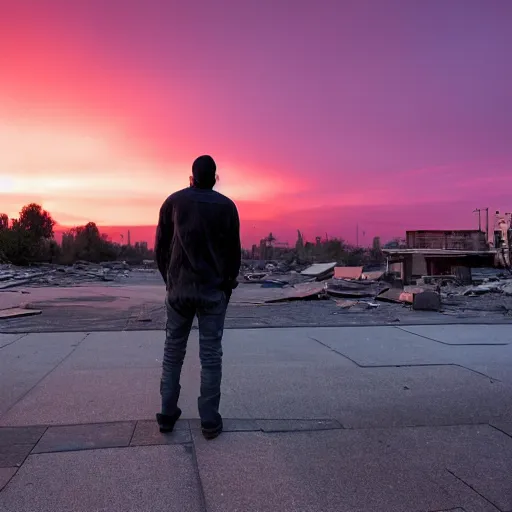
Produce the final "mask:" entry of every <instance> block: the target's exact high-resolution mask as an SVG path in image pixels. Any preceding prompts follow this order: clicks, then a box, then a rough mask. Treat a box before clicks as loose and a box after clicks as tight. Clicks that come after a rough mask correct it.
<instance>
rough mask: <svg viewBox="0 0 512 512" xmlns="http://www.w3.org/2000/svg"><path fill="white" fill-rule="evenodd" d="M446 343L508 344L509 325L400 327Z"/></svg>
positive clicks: (510, 338)
mask: <svg viewBox="0 0 512 512" xmlns="http://www.w3.org/2000/svg"><path fill="white" fill-rule="evenodd" d="M400 329H402V330H403V331H406V332H410V333H413V334H418V335H420V336H425V337H426V338H430V339H432V340H435V341H438V342H439V343H445V344H447V345H496V344H501V345H508V344H511V343H512V337H511V334H510V325H420V326H415V325H414V326H407V327H400Z"/></svg>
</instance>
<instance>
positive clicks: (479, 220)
mask: <svg viewBox="0 0 512 512" xmlns="http://www.w3.org/2000/svg"><path fill="white" fill-rule="evenodd" d="M481 211H482V210H480V208H475V209H474V210H473V213H476V212H478V231H482V218H481V216H480V212H481Z"/></svg>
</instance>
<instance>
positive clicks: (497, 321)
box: [1, 317, 512, 512]
mask: <svg viewBox="0 0 512 512" xmlns="http://www.w3.org/2000/svg"><path fill="white" fill-rule="evenodd" d="M233 318H235V317H233ZM15 320H16V319H14V320H13V321H15ZM460 320H463V319H459V321H458V322H437V323H432V322H424V323H421V324H418V322H417V321H416V322H413V323H402V326H404V327H405V326H411V327H414V326H418V325H436V326H437V325H486V326H489V325H493V326H494V325H510V324H512V320H511V319H504V320H502V319H493V320H488V321H485V322H484V321H482V320H481V319H478V321H477V322H474V321H467V320H468V319H464V320H466V321H460ZM470 320H471V319H470ZM7 322H8V321H7ZM137 327H138V326H137ZM324 327H330V328H338V327H356V328H359V327H360V328H363V327H399V326H397V325H396V322H389V323H382V322H380V323H373V324H369V323H365V324H363V325H355V324H353V323H322V324H318V323H310V324H287V325H282V324H281V325H272V324H268V325H258V324H255V325H245V326H243V325H242V326H230V325H226V326H225V327H224V330H238V331H244V330H254V329H283V328H286V329H311V328H324ZM25 328H26V327H25ZM124 331H129V332H152V331H164V328H163V327H155V326H152V328H146V329H140V328H137V329H134V328H131V327H130V326H125V328H123V329H120V328H119V327H115V328H114V327H111V328H108V327H102V328H101V329H94V328H89V329H88V332H90V333H93V332H94V333H96V332H124ZM49 332H51V333H74V332H84V328H83V327H81V328H79V329H70V328H69V327H66V329H59V326H55V325H53V326H50V327H48V328H46V329H41V326H39V327H38V329H37V330H35V329H34V330H31V331H29V332H28V333H26V331H20V330H17V329H13V330H9V331H5V330H4V331H1V334H43V333H49ZM407 332H408V331H407ZM410 334H412V333H410ZM511 512H512V511H511Z"/></svg>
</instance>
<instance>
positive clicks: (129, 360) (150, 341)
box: [63, 331, 165, 370]
mask: <svg viewBox="0 0 512 512" xmlns="http://www.w3.org/2000/svg"><path fill="white" fill-rule="evenodd" d="M164 341H165V333H164V332H161V331H121V332H95V333H91V334H89V336H87V338H86V339H85V340H84V341H83V343H81V344H80V347H78V348H77V350H75V352H74V353H73V355H72V357H70V358H69V359H68V360H67V361H66V362H65V364H64V365H63V366H64V368H66V369H73V370H90V369H96V370H99V369H108V368H160V367H161V366H162V356H163V351H164Z"/></svg>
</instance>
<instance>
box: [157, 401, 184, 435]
mask: <svg viewBox="0 0 512 512" xmlns="http://www.w3.org/2000/svg"><path fill="white" fill-rule="evenodd" d="M180 416H181V409H180V408H179V407H178V409H177V410H176V412H175V413H174V414H173V415H172V416H168V415H167V414H160V413H157V415H156V421H157V422H158V426H159V427H160V432H162V434H168V433H169V432H172V431H173V430H174V425H176V422H177V421H178V420H179V419H180Z"/></svg>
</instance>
